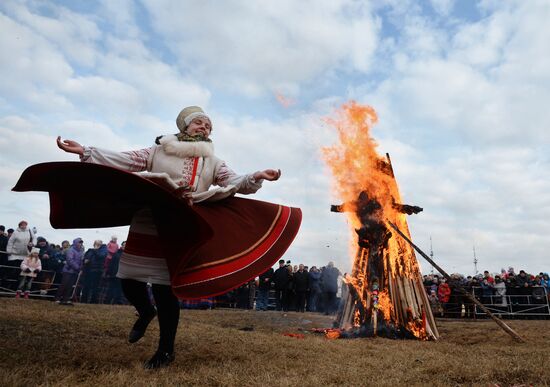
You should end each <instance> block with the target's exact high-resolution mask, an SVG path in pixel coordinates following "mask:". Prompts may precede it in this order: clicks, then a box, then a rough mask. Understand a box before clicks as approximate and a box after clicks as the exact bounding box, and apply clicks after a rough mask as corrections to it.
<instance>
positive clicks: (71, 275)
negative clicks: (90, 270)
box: [57, 238, 84, 305]
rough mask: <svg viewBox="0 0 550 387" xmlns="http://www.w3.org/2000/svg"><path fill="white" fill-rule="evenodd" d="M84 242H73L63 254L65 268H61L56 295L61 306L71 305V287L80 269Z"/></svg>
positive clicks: (80, 240) (78, 239)
mask: <svg viewBox="0 0 550 387" xmlns="http://www.w3.org/2000/svg"><path fill="white" fill-rule="evenodd" d="M83 253H84V242H83V241H82V239H81V238H76V239H75V240H73V244H72V245H71V247H70V248H69V250H67V253H66V254H65V266H63V278H62V280H61V286H60V287H59V291H58V293H57V296H58V300H59V303H60V304H61V305H72V304H73V303H72V297H71V295H72V294H73V286H74V285H75V283H76V281H77V279H78V276H79V274H80V273H81V269H82V256H83Z"/></svg>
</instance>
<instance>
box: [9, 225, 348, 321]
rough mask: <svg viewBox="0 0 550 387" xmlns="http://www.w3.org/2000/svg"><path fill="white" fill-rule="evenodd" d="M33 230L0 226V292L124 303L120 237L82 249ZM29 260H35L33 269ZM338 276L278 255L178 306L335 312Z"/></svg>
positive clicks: (77, 243)
mask: <svg viewBox="0 0 550 387" xmlns="http://www.w3.org/2000/svg"><path fill="white" fill-rule="evenodd" d="M35 234H36V232H35V231H33V230H32V229H30V228H29V227H28V223H27V222H26V221H21V222H20V223H19V225H18V227H17V229H15V230H14V229H8V230H7V232H6V229H5V227H4V226H0V291H4V293H6V294H12V293H15V296H16V297H17V298H19V297H20V296H21V295H23V296H24V298H28V297H29V294H30V293H32V294H33V295H38V294H39V295H41V296H50V297H49V298H54V299H55V300H56V302H57V303H59V304H60V305H72V304H73V302H74V301H77V302H81V303H90V304H97V303H106V304H123V303H126V300H125V298H124V296H123V293H122V289H121V285H120V280H119V279H118V278H117V277H116V273H117V271H118V263H119V260H120V256H121V254H122V252H123V251H124V244H125V242H122V244H120V245H119V244H118V242H117V237H115V236H113V237H111V240H110V242H109V243H107V244H105V243H103V242H102V241H101V240H96V241H94V243H93V247H91V248H88V249H86V248H85V247H84V241H83V240H82V239H81V238H75V239H74V240H73V241H72V243H71V242H69V241H63V242H61V244H54V243H49V242H48V241H47V240H46V238H43V237H41V236H38V237H37V236H36V235H35ZM33 257H34V258H33ZM30 259H32V262H34V263H33V267H32V270H31V269H30V266H29V262H31V261H29V260H30ZM340 276H341V273H340V271H339V270H338V269H337V268H336V267H334V263H333V262H329V263H328V264H327V265H326V266H323V267H320V268H318V267H316V266H312V267H311V268H308V267H307V266H304V265H302V264H300V265H294V266H293V265H291V262H290V261H285V260H280V261H279V267H278V268H276V269H269V270H267V271H266V272H265V273H262V274H261V275H260V276H259V277H258V278H257V279H256V280H255V281H251V282H249V283H246V284H244V285H243V286H241V287H239V288H237V289H235V290H233V291H231V292H229V293H227V294H225V295H222V296H220V297H217V298H216V300H214V299H209V300H198V301H184V302H183V306H184V307H185V306H197V305H199V306H200V305H202V306H207V307H213V306H214V305H215V303H216V302H219V303H223V304H226V305H228V306H232V307H239V308H254V305H255V309H256V310H259V311H265V310H268V309H271V308H273V306H274V309H276V310H280V311H298V312H305V311H311V312H322V313H325V314H334V313H335V312H336V310H337V309H338V303H337V293H338V291H339V277H340ZM33 282H34V285H33ZM31 287H32V292H31ZM18 290H21V291H23V290H24V293H22V292H19V291H18ZM273 296H275V302H274V305H272V304H273Z"/></svg>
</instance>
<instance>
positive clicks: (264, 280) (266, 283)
mask: <svg viewBox="0 0 550 387" xmlns="http://www.w3.org/2000/svg"><path fill="white" fill-rule="evenodd" d="M273 274H274V271H273V268H271V267H270V268H269V269H267V270H266V271H265V272H264V273H262V274H260V276H259V278H258V299H257V300H256V310H267V307H268V304H269V291H270V290H271V280H272V278H273Z"/></svg>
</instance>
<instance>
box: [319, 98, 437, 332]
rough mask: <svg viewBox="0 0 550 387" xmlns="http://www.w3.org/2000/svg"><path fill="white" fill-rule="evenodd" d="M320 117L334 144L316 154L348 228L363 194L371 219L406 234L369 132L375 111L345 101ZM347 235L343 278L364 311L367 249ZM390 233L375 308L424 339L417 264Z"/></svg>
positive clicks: (386, 166) (387, 166)
mask: <svg viewBox="0 0 550 387" xmlns="http://www.w3.org/2000/svg"><path fill="white" fill-rule="evenodd" d="M325 121H326V123H328V124H329V125H330V126H333V127H334V128H336V130H337V132H338V143H336V144H334V145H332V146H329V147H325V148H323V149H322V153H323V157H324V160H325V161H326V163H327V165H328V166H329V168H330V170H331V172H332V175H333V177H334V178H333V187H334V190H335V191H336V194H337V196H338V197H339V198H341V199H342V201H343V202H344V203H343V205H341V206H340V209H341V212H345V213H346V215H347V217H348V220H349V224H350V227H351V228H352V229H353V230H357V229H360V228H361V227H362V222H361V219H360V217H359V216H358V214H357V212H359V211H358V207H359V205H358V203H359V200H358V198H359V197H360V194H361V193H362V192H363V193H366V194H367V196H368V198H369V199H374V200H375V201H376V202H378V203H379V205H380V208H379V209H377V210H375V211H373V212H372V216H373V217H375V218H376V222H380V224H387V221H388V220H389V221H391V222H393V223H394V224H395V225H397V227H398V228H399V229H400V230H401V231H402V232H403V233H404V234H405V235H407V236H408V237H409V238H410V232H409V229H408V225H407V220H406V217H405V215H404V214H403V213H401V212H400V211H399V209H398V206H396V203H398V204H402V201H401V195H400V193H399V188H398V186H397V182H396V180H395V177H394V174H393V169H392V166H391V161H390V159H389V155H386V157H383V156H381V155H380V154H379V153H378V152H377V147H378V144H377V143H376V141H375V140H374V139H373V138H372V137H371V134H370V133H371V128H372V126H373V125H374V124H376V123H377V122H378V116H377V114H376V112H375V110H374V109H373V108H372V107H370V106H367V105H360V104H358V103H356V102H355V101H350V102H348V103H346V104H344V105H343V106H342V107H341V109H339V110H338V111H337V113H336V117H335V118H327V119H325ZM352 234H353V235H354V238H352V240H351V241H350V243H351V244H352V245H351V247H350V249H351V250H352V251H353V252H352V259H353V262H354V263H353V271H352V274H351V276H349V277H348V278H346V282H347V283H348V284H350V285H351V286H352V288H353V291H354V292H355V293H357V296H358V302H359V303H360V304H361V307H362V308H364V309H365V310H366V309H369V308H371V304H372V303H373V301H372V300H373V286H374V283H369V280H368V278H367V275H366V273H367V267H368V259H369V248H365V247H358V240H359V238H358V237H357V234H356V232H355V231H354V232H352ZM393 234H394V233H393ZM393 234H392V235H391V237H390V238H389V240H388V241H387V247H386V248H384V252H383V254H384V256H383V276H382V277H383V279H382V280H381V283H380V284H376V289H378V286H379V289H380V290H379V291H378V290H376V291H375V293H374V301H375V303H376V309H378V310H380V311H381V314H382V316H383V319H384V320H385V321H386V322H391V323H392V324H393V325H396V326H403V327H406V328H407V329H408V330H409V331H410V332H412V333H413V334H414V335H415V336H416V337H418V338H421V339H423V338H426V337H427V335H426V329H425V323H424V324H422V323H420V324H419V323H418V321H421V322H422V321H423V315H422V313H423V311H421V310H418V307H416V308H415V307H411V305H423V303H422V300H420V301H418V299H419V298H421V297H422V296H421V295H420V288H419V286H418V285H419V281H420V270H419V267H418V262H417V260H416V257H415V254H414V251H413V250H412V248H411V247H410V245H409V244H408V243H406V242H405V241H403V240H402V239H401V238H399V236H397V235H393ZM371 282H373V281H371ZM415 301H417V302H416V303H415ZM359 317H360V313H358V312H356V313H355V315H354V323H355V324H356V325H357V322H358V321H359ZM424 321H425V319H424Z"/></svg>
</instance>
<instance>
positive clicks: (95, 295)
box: [81, 240, 107, 304]
mask: <svg viewBox="0 0 550 387" xmlns="http://www.w3.org/2000/svg"><path fill="white" fill-rule="evenodd" d="M105 258H107V245H105V244H104V243H103V242H102V241H100V240H96V241H94V248H93V249H90V250H88V251H87V252H86V256H85V259H84V264H85V266H86V276H85V278H84V281H85V282H84V289H83V290H82V300H81V301H82V302H84V303H89V304H97V303H98V301H99V283H100V282H101V277H102V276H103V266H104V265H105Z"/></svg>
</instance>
